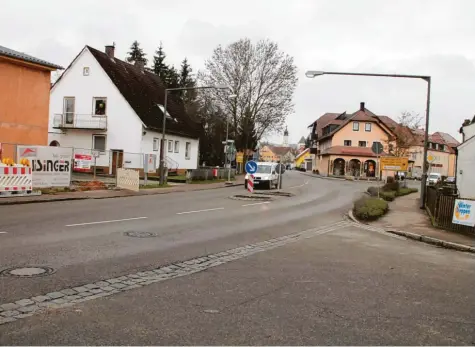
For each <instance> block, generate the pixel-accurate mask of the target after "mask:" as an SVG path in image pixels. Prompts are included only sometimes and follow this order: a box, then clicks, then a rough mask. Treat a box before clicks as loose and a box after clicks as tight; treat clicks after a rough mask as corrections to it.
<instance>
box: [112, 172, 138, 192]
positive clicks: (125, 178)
mask: <svg viewBox="0 0 475 347" xmlns="http://www.w3.org/2000/svg"><path fill="white" fill-rule="evenodd" d="M139 184H140V178H139V172H138V171H136V170H130V169H122V168H120V169H117V184H116V185H117V188H122V189H128V190H133V191H136V192H138V191H139V188H140V186H139Z"/></svg>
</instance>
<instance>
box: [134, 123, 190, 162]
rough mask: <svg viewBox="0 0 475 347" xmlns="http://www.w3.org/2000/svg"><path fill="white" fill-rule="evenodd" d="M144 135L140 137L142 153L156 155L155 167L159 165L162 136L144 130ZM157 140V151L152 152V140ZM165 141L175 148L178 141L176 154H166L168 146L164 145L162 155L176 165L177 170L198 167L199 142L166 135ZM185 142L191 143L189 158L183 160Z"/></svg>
mask: <svg viewBox="0 0 475 347" xmlns="http://www.w3.org/2000/svg"><path fill="white" fill-rule="evenodd" d="M145 132H146V134H145V135H143V136H142V146H141V147H142V152H143V153H151V154H156V155H157V167H158V165H159V164H160V162H159V159H158V158H159V157H160V139H161V138H162V134H161V133H158V132H156V131H151V130H148V129H145ZM154 138H157V139H158V146H159V147H158V150H157V151H154V150H153V139H154ZM166 139H167V141H168V140H172V141H173V146H175V141H179V148H178V153H175V150H174V149H173V152H168V145H167V144H165V152H164V154H165V155H166V156H167V157H169V158H171V159H172V160H174V161H175V162H177V163H178V168H179V169H196V168H197V167H198V149H199V140H198V139H191V138H187V137H181V136H176V135H170V134H167V135H166ZM186 142H190V143H191V151H190V158H189V159H186V158H185V146H186V145H185V144H186Z"/></svg>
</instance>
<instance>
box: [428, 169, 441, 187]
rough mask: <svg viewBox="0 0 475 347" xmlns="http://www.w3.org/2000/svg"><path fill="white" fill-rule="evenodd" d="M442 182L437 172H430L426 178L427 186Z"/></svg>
mask: <svg viewBox="0 0 475 347" xmlns="http://www.w3.org/2000/svg"><path fill="white" fill-rule="evenodd" d="M441 180H442V175H441V174H440V173H438V172H431V173H430V174H429V176H427V185H429V186H432V185H434V184H437V183H439V182H440V181H441Z"/></svg>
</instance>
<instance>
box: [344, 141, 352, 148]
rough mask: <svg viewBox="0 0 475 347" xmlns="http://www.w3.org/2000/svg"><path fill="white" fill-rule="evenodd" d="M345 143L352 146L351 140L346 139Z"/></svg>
mask: <svg viewBox="0 0 475 347" xmlns="http://www.w3.org/2000/svg"><path fill="white" fill-rule="evenodd" d="M343 144H344V145H345V146H348V147H350V146H351V140H345V141H343Z"/></svg>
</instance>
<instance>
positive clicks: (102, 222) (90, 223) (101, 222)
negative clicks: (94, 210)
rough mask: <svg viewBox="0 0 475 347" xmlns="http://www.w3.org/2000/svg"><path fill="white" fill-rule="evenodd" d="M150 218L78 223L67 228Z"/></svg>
mask: <svg viewBox="0 0 475 347" xmlns="http://www.w3.org/2000/svg"><path fill="white" fill-rule="evenodd" d="M147 218H148V217H133V218H124V219H113V220H103V221H100V222H89V223H77V224H68V225H66V226H67V227H78V226H81V225H92V224H105V223H115V222H125V221H128V220H137V219H147Z"/></svg>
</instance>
